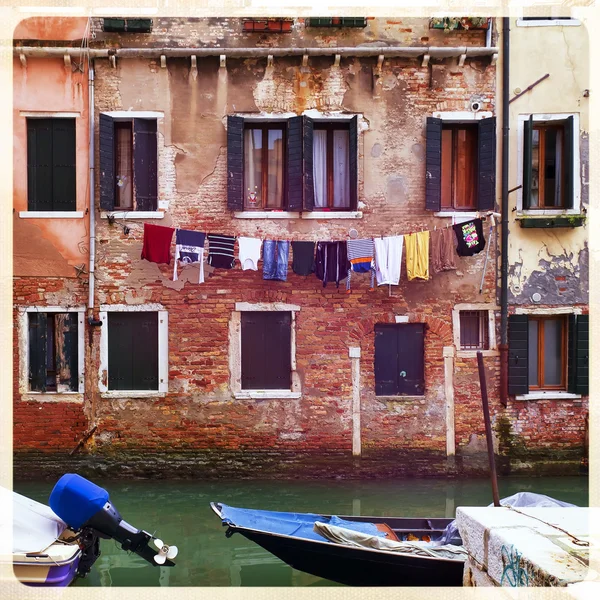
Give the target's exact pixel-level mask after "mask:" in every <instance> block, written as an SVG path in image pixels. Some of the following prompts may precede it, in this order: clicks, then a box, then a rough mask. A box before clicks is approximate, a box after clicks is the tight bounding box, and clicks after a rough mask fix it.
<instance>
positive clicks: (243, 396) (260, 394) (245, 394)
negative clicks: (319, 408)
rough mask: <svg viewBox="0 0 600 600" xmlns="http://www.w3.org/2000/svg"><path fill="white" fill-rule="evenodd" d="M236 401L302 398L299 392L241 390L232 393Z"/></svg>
mask: <svg viewBox="0 0 600 600" xmlns="http://www.w3.org/2000/svg"><path fill="white" fill-rule="evenodd" d="M233 396H234V397H235V399H236V400H249V399H257V400H260V399H262V398H265V399H270V398H273V399H297V398H301V397H302V393H301V392H292V391H290V390H241V391H239V392H234V394H233Z"/></svg>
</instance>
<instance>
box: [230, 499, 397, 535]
mask: <svg viewBox="0 0 600 600" xmlns="http://www.w3.org/2000/svg"><path fill="white" fill-rule="evenodd" d="M220 506H221V518H222V520H223V523H226V524H228V525H234V526H237V527H245V528H247V529H256V530H258V531H267V532H270V533H279V534H284V535H293V536H295V537H299V538H303V539H307V540H318V541H320V542H323V541H330V540H328V539H327V538H324V537H323V536H321V535H320V534H319V533H317V532H316V531H315V530H314V524H315V523H327V524H331V525H334V526H338V527H344V528H346V529H348V530H352V531H357V532H361V533H364V534H365V535H368V536H373V537H385V536H386V535H387V534H386V533H385V532H383V531H379V530H378V529H377V526H376V525H375V523H362V522H357V521H347V520H346V519H340V518H339V517H336V516H331V517H324V516H322V515H317V514H312V513H292V512H277V511H270V510H254V509H250V508H235V507H233V506H227V505H226V504H221V505H220Z"/></svg>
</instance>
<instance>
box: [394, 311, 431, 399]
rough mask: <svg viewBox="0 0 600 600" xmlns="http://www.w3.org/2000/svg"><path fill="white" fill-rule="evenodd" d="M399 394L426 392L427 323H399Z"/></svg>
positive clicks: (417, 394)
mask: <svg viewBox="0 0 600 600" xmlns="http://www.w3.org/2000/svg"><path fill="white" fill-rule="evenodd" d="M397 328H398V329H397V331H398V368H397V371H398V394H399V395H402V396H422V395H423V394H424V393H425V325H424V324H423V323H406V324H403V325H397Z"/></svg>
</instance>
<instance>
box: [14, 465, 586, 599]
mask: <svg viewBox="0 0 600 600" xmlns="http://www.w3.org/2000/svg"><path fill="white" fill-rule="evenodd" d="M96 483H97V484H98V485H100V486H102V487H104V488H106V489H107V490H108V491H109V493H110V496H111V500H112V502H113V503H114V505H115V506H116V507H117V509H118V510H119V512H120V513H121V515H122V516H123V518H124V519H125V520H126V521H127V522H129V523H130V524H132V525H134V526H135V527H139V528H142V529H145V530H146V531H149V532H150V533H153V534H155V535H156V536H157V537H160V538H161V539H162V540H164V541H165V543H167V544H176V545H177V546H178V547H179V555H178V556H177V559H176V562H177V564H176V566H175V567H172V568H168V567H153V566H151V565H148V564H147V563H146V562H145V561H144V560H143V559H141V558H140V557H138V556H137V555H135V554H127V553H125V552H123V551H122V550H121V549H120V548H119V547H118V546H117V544H116V543H115V542H114V541H111V540H102V541H101V550H102V555H101V556H100V558H99V559H98V561H97V562H96V564H95V565H94V567H93V568H92V571H91V573H90V574H89V575H88V577H87V578H86V579H82V580H78V581H77V582H76V583H75V585H76V586H77V587H87V586H102V587H109V586H113V587H114V586H152V587H154V586H156V587H158V586H169V587H173V586H236V587H238V586H241V587H251V586H286V587H287V586H293V587H310V586H329V585H336V584H334V583H332V582H329V581H326V580H323V579H320V578H318V577H314V576H312V575H308V574H306V573H301V572H299V571H296V570H294V569H292V568H290V567H288V566H287V565H285V564H284V563H282V562H281V561H280V560H279V559H277V558H275V557H274V556H273V555H271V554H269V553H268V552H266V551H264V550H262V549H261V548H260V547H259V546H257V545H255V544H253V543H252V542H250V541H248V540H246V539H245V538H244V537H242V536H241V535H239V534H235V535H233V536H232V537H231V538H229V539H227V538H226V537H225V528H223V527H222V526H221V524H220V521H219V519H218V518H217V517H216V516H215V514H214V513H213V512H212V510H211V509H210V507H209V502H210V501H219V502H224V503H225V504H230V505H233V506H242V507H247V508H262V509H266V510H282V511H297V512H321V513H327V514H337V515H373V516H408V517H410V516H414V517H444V516H445V517H453V516H454V514H455V511H456V507H457V506H484V505H487V504H490V503H491V502H492V497H491V486H490V483H489V481H488V480H486V479H482V480H464V481H461V480H446V479H428V480H416V479H414V480H393V481H279V482H278V481H266V482H265V481H247V480H243V481H193V482H188V481H133V482H123V481H102V480H96ZM53 485H54V482H16V483H15V488H16V491H18V492H19V493H21V494H24V495H26V496H29V497H30V498H33V499H34V500H38V501H40V502H44V503H47V502H48V496H49V494H50V491H51V489H52V487H53ZM499 488H500V497H505V496H509V495H511V494H514V493H515V492H518V491H533V492H538V493H543V494H548V495H549V496H552V497H554V498H557V499H559V500H564V501H566V502H572V503H573V504H577V505H579V506H587V505H588V500H587V494H588V482H587V479H585V478H583V477H581V478H577V477H567V478H539V479H525V478H519V479H518V478H504V479H501V480H500V482H499Z"/></svg>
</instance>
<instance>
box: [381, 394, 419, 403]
mask: <svg viewBox="0 0 600 600" xmlns="http://www.w3.org/2000/svg"><path fill="white" fill-rule="evenodd" d="M375 399H376V400H392V401H396V402H404V401H412V400H425V394H423V395H422V396H375Z"/></svg>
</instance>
